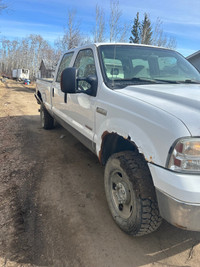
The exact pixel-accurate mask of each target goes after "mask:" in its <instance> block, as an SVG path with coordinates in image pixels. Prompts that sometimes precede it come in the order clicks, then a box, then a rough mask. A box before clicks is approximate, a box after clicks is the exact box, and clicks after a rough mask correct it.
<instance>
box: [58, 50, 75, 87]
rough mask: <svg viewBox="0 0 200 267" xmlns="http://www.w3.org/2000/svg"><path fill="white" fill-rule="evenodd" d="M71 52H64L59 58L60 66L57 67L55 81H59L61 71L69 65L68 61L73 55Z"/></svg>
mask: <svg viewBox="0 0 200 267" xmlns="http://www.w3.org/2000/svg"><path fill="white" fill-rule="evenodd" d="M73 54H74V53H73V52H72V53H68V54H65V55H64V56H63V58H62V60H61V63H60V66H59V68H58V73H57V77H56V82H59V83H60V80H61V74H62V72H63V70H64V69H66V68H67V67H69V64H70V61H71V59H72V56H73Z"/></svg>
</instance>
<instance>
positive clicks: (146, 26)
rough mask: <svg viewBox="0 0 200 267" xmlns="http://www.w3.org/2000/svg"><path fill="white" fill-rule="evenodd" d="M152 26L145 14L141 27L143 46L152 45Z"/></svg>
mask: <svg viewBox="0 0 200 267" xmlns="http://www.w3.org/2000/svg"><path fill="white" fill-rule="evenodd" d="M152 33H153V32H152V26H151V21H150V19H149V17H148V15H147V13H145V14H144V20H143V21H142V26H141V44H147V45H149V44H151V42H152Z"/></svg>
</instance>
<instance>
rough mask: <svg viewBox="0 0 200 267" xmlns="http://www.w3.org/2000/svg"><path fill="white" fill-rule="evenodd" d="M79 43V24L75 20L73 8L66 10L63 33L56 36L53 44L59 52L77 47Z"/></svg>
mask: <svg viewBox="0 0 200 267" xmlns="http://www.w3.org/2000/svg"><path fill="white" fill-rule="evenodd" d="M80 43H81V34H80V25H79V23H78V22H77V21H76V12H75V10H68V16H67V25H66V26H65V28H64V35H63V36H62V37H61V38H58V39H57V40H56V42H55V45H56V47H57V49H58V50H59V51H61V53H63V52H64V51H67V50H69V49H71V48H74V47H77V46H78V45H79V44H80Z"/></svg>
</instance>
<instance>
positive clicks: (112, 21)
mask: <svg viewBox="0 0 200 267" xmlns="http://www.w3.org/2000/svg"><path fill="white" fill-rule="evenodd" d="M121 15H122V11H121V10H120V8H119V1H118V0H111V1H110V18H109V27H110V38H109V39H110V42H113V41H117V40H118V39H119V34H120V32H121V26H120V18H121Z"/></svg>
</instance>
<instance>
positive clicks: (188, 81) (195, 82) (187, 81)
mask: <svg viewBox="0 0 200 267" xmlns="http://www.w3.org/2000/svg"><path fill="white" fill-rule="evenodd" d="M179 83H193V84H200V81H196V80H189V79H187V80H185V81H179Z"/></svg>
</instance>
